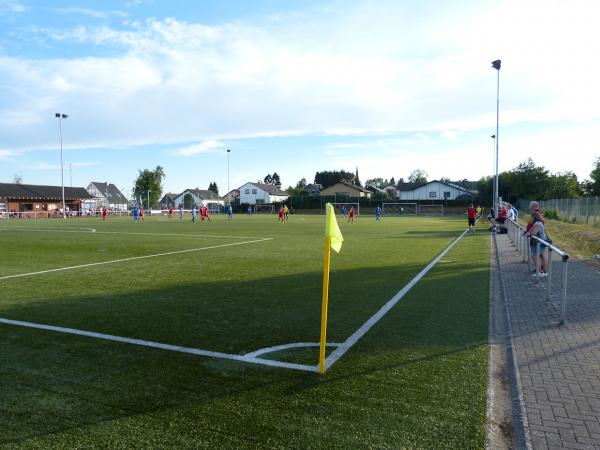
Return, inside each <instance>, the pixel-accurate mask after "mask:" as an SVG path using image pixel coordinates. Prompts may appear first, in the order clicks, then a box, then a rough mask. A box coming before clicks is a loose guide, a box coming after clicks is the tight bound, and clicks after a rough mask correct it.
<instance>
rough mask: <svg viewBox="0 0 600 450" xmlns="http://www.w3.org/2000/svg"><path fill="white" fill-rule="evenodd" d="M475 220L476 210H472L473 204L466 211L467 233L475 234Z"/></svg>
mask: <svg viewBox="0 0 600 450" xmlns="http://www.w3.org/2000/svg"><path fill="white" fill-rule="evenodd" d="M475 219H477V210H476V209H475V208H473V203H471V204H470V205H469V208H468V209H467V220H468V221H469V232H470V233H475Z"/></svg>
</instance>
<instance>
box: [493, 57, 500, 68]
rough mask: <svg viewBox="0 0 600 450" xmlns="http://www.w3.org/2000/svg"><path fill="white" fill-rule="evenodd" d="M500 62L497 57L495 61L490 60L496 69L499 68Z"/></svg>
mask: <svg viewBox="0 0 600 450" xmlns="http://www.w3.org/2000/svg"><path fill="white" fill-rule="evenodd" d="M501 64H502V62H501V61H500V60H499V59H497V60H496V61H492V67H493V68H494V69H496V70H500V65H501Z"/></svg>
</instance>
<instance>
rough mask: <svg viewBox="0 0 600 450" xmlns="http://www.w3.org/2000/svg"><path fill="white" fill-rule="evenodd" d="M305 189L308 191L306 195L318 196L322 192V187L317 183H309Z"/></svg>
mask: <svg viewBox="0 0 600 450" xmlns="http://www.w3.org/2000/svg"><path fill="white" fill-rule="evenodd" d="M305 189H306V190H307V191H308V195H314V196H318V195H320V194H321V191H322V190H323V185H322V184H319V183H311V184H307V185H306V188H305Z"/></svg>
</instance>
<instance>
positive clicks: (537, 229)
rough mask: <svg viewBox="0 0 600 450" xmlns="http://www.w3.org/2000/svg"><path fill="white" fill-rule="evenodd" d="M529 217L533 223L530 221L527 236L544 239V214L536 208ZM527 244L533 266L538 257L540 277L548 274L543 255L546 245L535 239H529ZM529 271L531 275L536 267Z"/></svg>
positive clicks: (534, 272)
mask: <svg viewBox="0 0 600 450" xmlns="http://www.w3.org/2000/svg"><path fill="white" fill-rule="evenodd" d="M531 217H532V221H533V223H532V226H531V229H530V230H529V231H528V232H527V237H529V238H531V236H536V237H538V238H539V239H542V240H544V241H545V240H546V238H547V236H546V229H545V227H544V215H543V214H542V212H541V211H540V210H539V208H538V210H537V211H535V212H534V213H533V214H532V216H531ZM529 246H530V249H531V262H532V263H533V264H534V267H536V264H538V257H539V265H540V266H539V275H540V277H546V276H548V274H547V273H546V270H547V266H546V257H545V255H544V252H545V250H546V247H545V246H541V245H539V244H538V243H537V242H536V240H535V239H530V240H529ZM538 252H539V255H538ZM531 273H532V275H535V274H536V273H537V272H536V269H534V270H533V271H532V272H531Z"/></svg>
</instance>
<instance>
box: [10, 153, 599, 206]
mask: <svg viewBox="0 0 600 450" xmlns="http://www.w3.org/2000/svg"><path fill="white" fill-rule="evenodd" d="M164 178H165V172H164V169H163V168H162V167H161V166H156V168H155V169H154V170H150V169H144V170H140V171H139V174H138V177H137V179H136V180H135V185H134V189H133V196H134V198H135V199H146V198H147V197H148V192H149V193H150V194H149V197H150V204H151V205H155V204H157V203H158V200H159V199H160V197H161V195H162V192H163V186H162V182H163V180H164ZM20 181H21V180H19V181H15V182H20ZM340 181H344V182H347V183H350V184H354V185H356V186H362V184H361V182H360V179H359V177H358V169H356V171H355V172H354V173H353V172H348V171H345V170H325V171H321V172H316V173H315V178H314V182H315V184H320V185H322V186H323V187H324V188H326V187H329V186H332V185H334V184H335V183H338V182H340ZM440 181H449V180H447V179H444V178H442V179H441V180H440ZM262 182H264V183H266V184H271V185H273V186H277V187H279V188H280V187H281V178H280V177H279V175H278V174H277V172H273V174H267V175H266V176H265V177H264V178H263V180H262ZM408 182H410V183H427V172H425V171H424V170H422V169H416V170H413V171H412V172H411V174H410V176H409V177H408ZM402 183H404V179H403V178H399V179H398V181H397V182H396V180H395V179H394V178H393V177H392V178H391V179H390V180H387V179H384V178H371V179H369V180H367V181H366V182H365V186H366V187H370V186H375V187H378V188H386V187H388V186H396V187H397V186H399V185H400V184H402ZM498 185H499V194H500V195H501V196H502V197H503V198H504V199H505V200H507V201H509V202H514V201H516V200H517V199H519V198H524V199H537V200H546V199H551V198H576V197H581V196H584V195H591V196H600V158H598V159H597V160H596V161H595V163H594V167H593V169H592V171H591V173H590V178H589V179H586V180H584V181H581V182H580V181H579V180H578V179H577V175H575V174H574V173H573V172H559V173H550V172H549V171H548V170H547V169H545V168H544V167H543V166H537V165H536V164H535V163H534V162H533V160H532V159H531V158H530V159H528V160H527V161H524V162H522V163H521V164H519V165H518V166H517V167H515V168H514V169H512V170H510V171H507V172H502V173H501V174H500V175H499V178H498ZM307 186H308V182H307V181H306V178H302V179H301V180H299V181H298V182H297V183H296V186H289V187H288V188H287V191H288V193H290V194H291V195H306V194H308V189H307ZM477 188H478V192H479V198H480V199H481V201H482V202H484V201H485V199H491V198H492V192H493V178H492V177H484V178H481V179H480V180H479V182H478V185H477ZM208 189H209V190H211V191H213V192H214V193H216V194H219V188H218V186H217V183H216V182H214V181H212V182H211V183H210V184H209V186H208Z"/></svg>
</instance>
